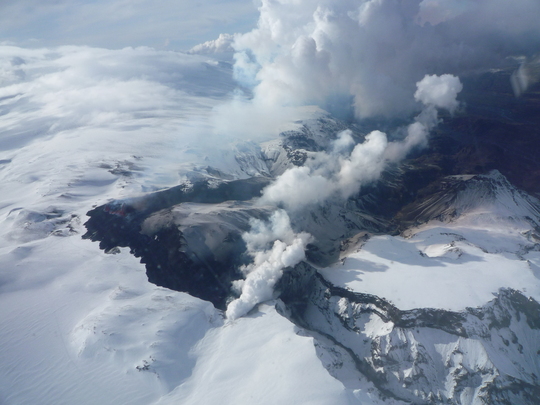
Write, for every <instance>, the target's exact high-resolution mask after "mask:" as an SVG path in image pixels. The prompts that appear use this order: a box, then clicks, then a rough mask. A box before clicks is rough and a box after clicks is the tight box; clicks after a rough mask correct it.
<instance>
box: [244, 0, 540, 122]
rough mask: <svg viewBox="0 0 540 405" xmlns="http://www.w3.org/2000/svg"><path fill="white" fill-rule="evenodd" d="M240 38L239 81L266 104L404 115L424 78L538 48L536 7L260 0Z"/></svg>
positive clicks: (522, 1)
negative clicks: (253, 22)
mask: <svg viewBox="0 0 540 405" xmlns="http://www.w3.org/2000/svg"><path fill="white" fill-rule="evenodd" d="M260 11H261V15H260V18H259V25H258V28H256V29H254V30H253V31H251V32H249V33H247V34H245V35H243V36H239V37H238V38H237V40H236V42H235V47H236V49H237V50H238V52H239V54H238V55H237V56H236V58H237V62H236V70H237V77H238V78H240V79H241V80H244V81H245V82H246V83H248V84H249V83H256V86H255V90H254V91H255V98H256V99H261V100H264V101H265V102H266V103H267V104H275V103H278V104H282V105H297V104H304V103H315V104H318V105H320V106H322V107H323V108H328V109H331V110H339V109H343V108H346V107H347V106H349V105H351V103H352V106H353V107H354V112H355V115H356V116H357V117H370V116H375V115H384V116H392V115H395V114H403V113H410V112H411V111H413V110H414V109H415V108H417V105H416V104H415V101H414V98H413V97H412V95H413V94H414V92H415V83H416V82H418V81H419V80H420V79H422V78H423V77H424V76H425V75H426V74H429V75H432V74H437V75H441V74H453V75H460V74H462V73H465V72H470V71H472V70H475V69H479V68H487V67H495V66H501V65H502V64H504V63H505V60H506V58H508V57H510V56H518V55H527V54H532V53H535V52H537V51H538V49H539V48H540V25H539V24H538V18H537V17H538V15H540V3H538V2H536V1H531V0H518V1H513V2H508V1H502V0H500V1H490V2H486V1H478V0H467V1H436V0H433V1H427V0H424V1H422V0H414V1H408V2H404V1H390V0H366V1H356V0H344V1H339V2H336V1H330V0H320V1H295V2H285V1H267V0H264V1H263V2H262V6H261V8H260Z"/></svg>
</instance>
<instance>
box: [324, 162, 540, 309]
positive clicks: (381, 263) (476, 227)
mask: <svg viewBox="0 0 540 405" xmlns="http://www.w3.org/2000/svg"><path fill="white" fill-rule="evenodd" d="M441 187H442V188H443V189H444V193H440V195H439V194H437V193H435V194H434V195H431V196H430V197H429V198H427V199H426V200H425V201H423V202H422V203H420V204H418V205H417V206H415V212H413V213H412V214H409V215H412V216H413V217H415V218H416V219H415V221H416V222H417V223H418V222H422V221H425V222H424V223H423V224H421V225H417V226H416V227H413V228H410V229H407V230H406V231H404V233H403V236H388V235H386V236H375V237H373V238H371V239H369V240H368V241H367V242H366V243H365V244H364V245H362V246H361V247H359V248H358V251H356V252H354V253H352V254H350V255H348V256H347V257H346V258H343V261H342V263H341V264H339V265H337V266H335V267H330V268H327V269H322V270H321V271H320V272H321V274H323V275H324V276H325V277H326V278H327V279H328V280H329V281H331V282H332V283H333V284H335V285H341V286H346V287H348V288H351V289H353V290H355V291H361V292H365V293H371V294H376V295H379V296H381V297H385V298H386V299H388V300H390V301H391V302H393V303H394V304H395V305H397V306H399V307H400V308H401V309H412V308H422V307H430V308H444V309H450V310H462V309H464V308H466V307H476V306H481V305H484V304H485V303H486V302H488V301H490V300H491V299H492V297H493V294H494V293H496V292H497V291H498V290H499V288H503V287H510V288H514V289H516V290H521V291H523V292H525V293H526V294H527V295H530V296H532V297H534V298H535V299H536V300H539V299H540V279H539V274H538V272H537V271H536V269H537V266H538V264H537V256H538V255H537V251H538V249H539V247H538V234H537V232H538V225H539V224H540V211H539V209H540V203H539V202H538V200H536V199H535V198H533V197H530V196H528V195H527V194H525V193H523V192H520V191H519V190H517V189H516V188H514V187H513V186H512V185H510V184H509V183H508V181H507V180H506V179H505V178H504V177H503V176H502V175H501V174H500V173H498V172H492V173H490V174H488V175H480V176H466V177H458V178H456V177H451V178H448V179H447V180H446V182H443V185H442V186H441ZM418 213H420V214H418Z"/></svg>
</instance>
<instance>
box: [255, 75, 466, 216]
mask: <svg viewBox="0 0 540 405" xmlns="http://www.w3.org/2000/svg"><path fill="white" fill-rule="evenodd" d="M461 89H462V84H461V82H460V80H459V78H457V77H455V76H452V75H442V76H436V75H432V76H425V77H424V78H423V79H422V80H421V81H419V82H418V83H417V91H416V94H415V99H417V100H418V101H421V102H422V103H423V104H424V109H423V110H422V112H421V113H420V114H419V115H418V116H417V117H416V118H415V121H414V122H413V123H412V124H410V125H408V126H407V127H406V128H405V131H406V136H405V138H404V139H403V140H402V141H399V142H389V141H388V139H387V135H386V134H385V133H384V132H381V131H373V132H371V133H370V134H368V135H367V136H366V138H365V141H364V142H363V143H360V144H357V145H356V146H354V148H352V150H351V146H352V144H353V143H354V142H353V139H352V137H351V133H350V131H349V130H346V131H343V132H342V133H340V134H339V135H338V138H337V140H336V141H335V142H334V148H333V151H332V152H331V153H326V152H317V153H315V154H314V155H313V156H312V157H311V159H309V160H307V161H306V164H305V166H302V167H293V168H290V169H288V170H286V171H285V172H284V173H283V174H282V175H281V176H280V177H279V178H278V179H277V180H276V181H275V182H274V183H273V184H271V185H270V186H268V187H267V188H266V189H265V190H264V192H263V196H262V197H261V202H263V203H266V204H272V205H275V206H279V207H283V208H284V209H286V210H287V211H288V212H295V211H299V210H302V209H304V208H305V207H306V206H308V205H313V204H320V203H322V202H324V201H326V200H328V199H329V198H340V199H346V198H348V197H350V196H351V195H353V194H354V193H355V192H357V191H358V190H359V188H360V187H361V186H362V185H363V184H365V183H367V182H371V181H374V180H376V179H378V178H379V176H380V175H381V173H382V171H383V170H384V169H385V167H386V166H387V164H389V163H394V162H399V161H400V160H401V159H403V158H404V157H405V156H406V155H407V154H408V153H409V152H410V151H411V150H412V149H413V148H418V147H420V148H422V147H425V146H427V140H428V135H429V131H430V130H431V129H432V128H433V127H434V126H435V125H437V123H438V122H439V120H438V118H437V109H436V108H444V109H447V110H449V111H450V112H453V111H455V109H456V108H457V107H458V102H457V100H456V96H457V95H458V93H459V92H460V91H461Z"/></svg>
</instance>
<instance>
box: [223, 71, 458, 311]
mask: <svg viewBox="0 0 540 405" xmlns="http://www.w3.org/2000/svg"><path fill="white" fill-rule="evenodd" d="M461 89H462V84H461V82H460V80H459V78H457V77H455V76H452V75H442V76H436V75H432V76H428V75H426V76H425V77H424V78H423V79H422V80H421V81H419V82H418V83H417V91H416V93H415V96H414V97H415V99H417V100H418V101H421V102H422V103H423V104H424V109H423V111H422V112H421V113H420V114H419V115H418V116H417V117H416V118H415V121H414V122H413V123H412V124H410V125H408V126H407V128H406V129H405V130H406V136H405V138H404V139H403V140H402V141H399V142H388V139H387V136H386V134H385V133H384V132H381V131H373V132H371V133H370V134H368V135H367V136H366V138H365V140H364V142H363V143H360V144H357V145H354V140H353V138H352V136H351V131H350V130H345V131H343V132H341V133H340V134H338V137H337V139H336V140H335V141H334V143H333V148H332V150H331V152H329V153H326V152H317V153H315V154H314V155H313V156H312V158H311V159H310V160H308V161H307V162H306V164H305V165H304V166H302V167H293V168H290V169H288V170H286V171H285V172H284V173H283V174H282V175H281V176H280V177H279V178H277V179H276V181H275V182H274V183H273V184H271V185H270V186H268V187H266V188H265V189H264V191H263V195H262V197H261V198H260V200H259V202H260V203H262V204H269V205H273V206H276V207H280V208H282V209H279V210H277V211H276V212H275V213H274V214H273V215H272V217H271V218H270V220H269V222H263V221H260V220H254V221H252V223H251V230H250V232H248V233H246V234H244V236H243V238H244V241H245V242H246V245H247V250H248V253H249V254H250V255H251V256H252V257H253V263H252V264H251V265H249V266H246V267H244V268H243V269H242V271H243V272H244V274H245V275H246V279H245V280H239V281H237V282H236V283H235V287H236V288H237V289H238V290H239V291H240V292H241V295H240V297H239V298H238V299H236V300H234V301H232V302H231V303H230V304H229V306H228V308H227V313H226V315H227V318H229V319H230V320H234V319H236V318H238V317H241V316H243V315H245V314H246V313H247V312H249V311H250V310H251V309H252V308H253V307H254V306H255V305H257V304H259V303H261V302H264V301H267V300H269V299H272V298H273V287H274V286H275V284H276V283H277V281H278V280H279V278H280V277H281V275H282V274H283V269H284V268H286V267H292V266H295V265H296V264H298V263H299V262H300V261H302V260H304V258H305V248H306V245H307V244H308V243H309V242H310V241H311V240H312V237H311V236H310V235H309V234H307V233H305V232H303V233H299V234H296V233H294V232H293V230H292V228H291V224H290V220H289V216H288V215H287V212H291V213H297V212H298V211H300V210H303V209H305V208H306V207H307V206H309V205H315V204H321V203H323V202H325V201H327V200H329V199H346V198H348V197H350V196H351V195H353V194H354V193H355V192H357V191H358V190H359V189H360V187H361V186H362V185H363V184H366V183H368V182H371V181H374V180H376V179H378V178H379V176H380V175H381V173H382V171H383V170H384V169H385V167H386V166H387V165H388V164H389V163H393V162H399V161H400V160H401V159H403V158H404V157H405V156H406V155H407V154H408V153H409V152H410V151H411V150H412V149H413V148H417V147H425V146H426V145H427V140H428V139H427V137H428V135H429V131H430V130H431V129H432V128H433V127H434V126H436V125H437V123H438V122H439V120H438V117H437V108H444V109H447V110H449V111H450V112H454V111H455V109H456V108H457V107H458V102H457V100H456V97H457V95H458V93H459V92H460V91H461Z"/></svg>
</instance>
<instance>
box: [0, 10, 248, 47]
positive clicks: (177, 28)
mask: <svg viewBox="0 0 540 405" xmlns="http://www.w3.org/2000/svg"><path fill="white" fill-rule="evenodd" d="M256 1H257V0H219V1H217V0H181V1H177V0H153V1H151V0H17V1H2V2H0V43H2V42H8V43H11V44H13V45H17V46H24V47H32V48H37V47H51V46H59V45H87V46H92V47H100V48H107V49H119V48H124V47H128V46H131V47H137V46H150V47H153V48H156V49H167V50H175V51H182V50H189V49H190V48H192V47H193V46H195V45H197V44H199V43H201V42H206V41H209V40H213V39H215V38H217V37H218V36H219V34H221V33H229V34H234V33H237V32H239V33H243V32H247V31H249V30H251V29H252V28H254V27H255V26H256V23H257V17H258V11H257V5H256Z"/></svg>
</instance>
